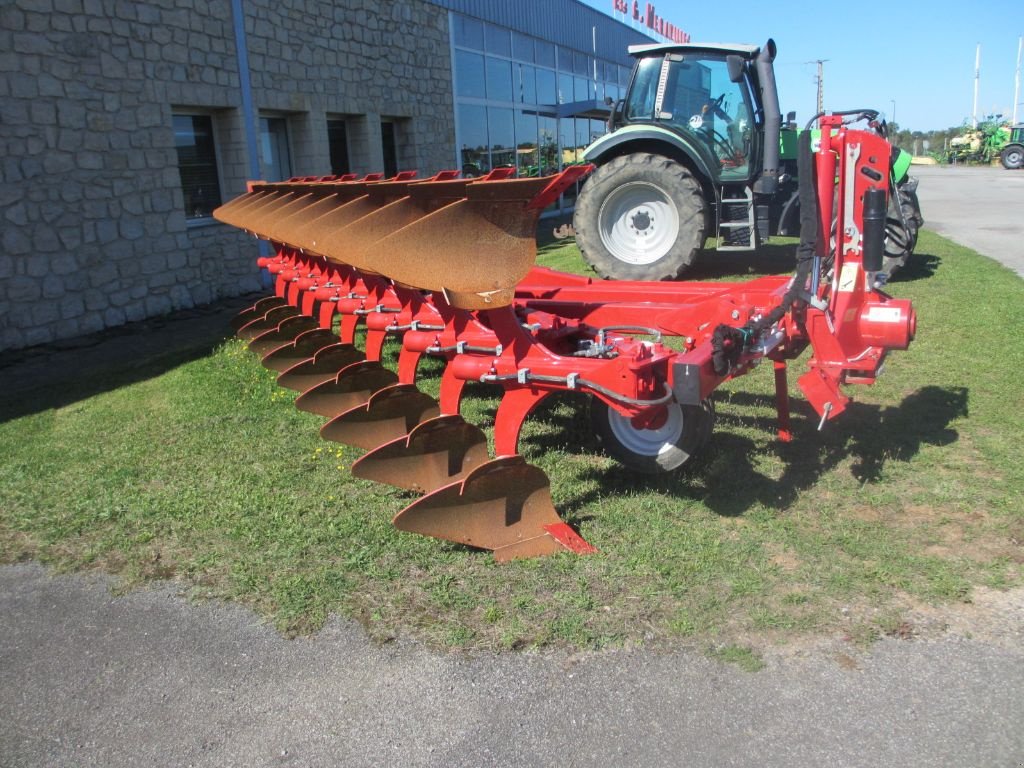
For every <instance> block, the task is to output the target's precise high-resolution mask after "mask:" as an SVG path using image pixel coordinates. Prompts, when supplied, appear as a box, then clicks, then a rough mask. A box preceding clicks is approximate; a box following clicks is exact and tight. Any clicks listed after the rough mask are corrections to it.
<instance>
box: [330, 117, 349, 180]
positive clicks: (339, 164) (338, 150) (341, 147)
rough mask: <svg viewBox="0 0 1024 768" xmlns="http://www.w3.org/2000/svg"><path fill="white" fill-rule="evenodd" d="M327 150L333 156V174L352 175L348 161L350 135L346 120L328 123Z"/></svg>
mask: <svg viewBox="0 0 1024 768" xmlns="http://www.w3.org/2000/svg"><path fill="white" fill-rule="evenodd" d="M327 148H328V150H329V151H330V154H331V173H333V174H335V175H341V174H343V173H350V172H351V166H350V165H349V161H348V133H347V132H346V129H345V121H344V120H328V121H327Z"/></svg>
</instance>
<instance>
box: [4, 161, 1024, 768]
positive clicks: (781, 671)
mask: <svg viewBox="0 0 1024 768" xmlns="http://www.w3.org/2000/svg"><path fill="white" fill-rule="evenodd" d="M915 173H916V174H917V175H919V176H920V177H921V179H922V181H921V198H922V207H923V209H924V215H925V217H926V219H927V220H928V225H927V226H930V227H932V228H934V229H937V230H938V231H940V232H943V233H944V234H948V235H950V236H951V237H953V238H954V239H957V240H958V241H959V242H961V243H963V244H965V245H968V246H970V247H972V248H975V249H977V250H981V251H982V252H983V253H987V254H988V255H994V256H998V257H999V258H1000V259H1002V260H1004V262H1005V263H1011V265H1012V266H1014V268H1015V269H1017V270H1018V272H1021V271H1022V269H1021V268H1022V264H1021V261H1022V258H1024V257H1022V243H1024V240H1022V239H1021V234H1022V230H1021V228H1022V226H1024V216H1022V215H1021V214H1022V213H1024V207H1022V206H1021V205H1020V202H1021V195H1024V173H1017V174H1013V173H1010V172H1003V171H1001V170H1000V169H938V168H920V169H917V168H915ZM984 195H990V196H991V197H990V201H989V202H986V201H985V199H984V197H983V196H984ZM1013 201H1016V202H1013ZM1011 203H1012V205H1011ZM1013 206H1016V207H1013ZM972 217H973V218H972ZM201 320H202V318H200V320H197V321H196V322H199V321H201ZM89 354H90V355H91V354H98V352H94V351H90V352H89ZM25 364H26V365H27V366H28V367H29V368H31V366H32V365H34V364H36V365H37V366H39V365H43V362H39V361H34V359H29V360H27V361H26V363H25ZM913 626H915V627H917V628H919V629H920V632H919V633H918V634H917V635H915V636H914V637H911V638H909V639H895V638H888V639H884V640H882V641H880V642H878V643H876V644H875V645H874V646H872V647H871V648H870V649H869V650H867V651H862V650H859V649H857V648H855V647H854V646H852V645H850V644H849V643H847V642H844V641H843V640H842V639H839V638H834V639H825V640H822V641H821V642H819V643H816V644H814V645H812V646H811V645H809V646H801V645H799V644H795V643H789V644H787V645H786V646H782V647H780V648H766V649H763V651H764V655H765V658H766V662H767V667H766V668H765V669H764V670H762V671H760V672H757V673H747V672H742V671H740V670H739V669H737V668H735V667H731V666H728V665H724V664H721V663H719V662H715V661H712V660H709V659H708V658H707V657H706V656H705V655H704V654H703V653H701V652H700V651H699V650H678V651H674V652H671V653H658V652H653V651H620V652H608V653H601V654H593V655H581V656H572V655H568V654H565V653H549V654H528V653H514V654H502V655H474V656H466V655H461V654H458V655H457V654H441V653H437V652H434V651H430V650H427V649H424V648H423V647H421V646H419V645H416V644H414V643H411V642H404V641H402V642H397V643H393V644H390V645H387V646H384V647H376V646H373V645H372V644H370V643H369V642H368V641H367V640H366V638H365V636H364V634H363V632H362V630H361V628H360V627H358V626H357V625H355V624H353V623H350V622H346V621H341V620H337V619H335V620H332V621H331V622H330V624H329V625H328V626H327V628H325V629H324V630H323V631H321V632H319V633H318V634H316V635H315V636H313V637H310V638H301V639H298V640H286V639H284V638H282V637H281V636H280V635H278V634H277V633H276V632H274V631H273V630H272V629H271V628H269V627H267V626H265V625H263V624H262V623H261V622H260V620H259V619H258V618H257V617H255V616H254V615H253V614H252V613H250V612H249V611H247V610H245V609H242V608H239V607H238V606H231V605H222V604H219V603H200V604H191V603H189V602H188V601H187V600H186V599H184V598H183V597H181V596H180V595H179V594H178V593H177V591H176V588H175V586H174V585H162V586H159V587H157V588H154V589H150V590H141V591H135V592H131V593H129V594H127V595H124V596H114V593H112V591H111V583H110V582H109V581H108V580H106V579H104V578H102V577H99V576H95V575H93V576H90V575H84V576H83V575H78V576H51V575H49V574H48V573H47V572H46V571H45V570H44V569H43V568H41V567H40V566H38V565H32V564H27V565H17V566H6V567H0V766H2V768H15V767H16V766H91V765H96V766H104V767H109V768H113V767H115V766H138V765H147V766H188V765H195V766H218V767H219V766H290V765H294V766H339V765H344V766H363V765H367V766H369V765H375V766H376V765H402V766H406V765H408V766H446V767H447V766H482V765H487V766H506V765H508V766H519V765H522V766H534V765H537V766H545V765H569V766H572V765H587V766H633V765H642V766H660V765H665V766H676V765H687V766H755V765H756V766H764V767H768V766H786V767H787V768H789V767H791V766H817V765H829V766H837V767H840V766H871V768H875V767H876V766H888V765H899V766H901V768H906V767H909V766H929V767H931V766H986V767H987V766H1008V767H1012V768H1019V766H1022V765H1024V728H1022V727H1021V724H1022V723H1024V590H1019V591H1017V592H1013V593H995V592H985V591H979V592H978V593H977V594H976V595H975V602H974V604H972V605H966V606H957V607H954V608H952V609H949V610H948V611H946V612H937V611H931V612H928V613H926V614H924V615H921V616H917V617H915V618H914V621H913Z"/></svg>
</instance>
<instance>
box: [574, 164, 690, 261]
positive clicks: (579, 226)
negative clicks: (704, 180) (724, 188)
mask: <svg viewBox="0 0 1024 768" xmlns="http://www.w3.org/2000/svg"><path fill="white" fill-rule="evenodd" d="M630 179H637V180H642V181H648V182H650V183H654V184H657V185H658V186H661V187H662V188H663V189H664V190H665V191H666V192H667V193H669V195H670V197H671V199H672V200H673V201H674V202H675V204H676V208H677V211H678V213H679V236H678V237H677V239H676V242H675V244H674V245H673V246H672V248H671V249H670V250H669V251H668V253H666V254H665V255H664V256H662V257H661V258H660V259H658V260H657V261H654V262H652V263H650V264H627V263H625V262H623V261H621V260H620V259H618V258H616V257H615V256H614V255H613V254H612V253H610V252H609V251H608V250H607V249H606V248H605V247H604V245H603V243H602V242H601V233H600V223H599V217H600V210H601V204H602V202H603V200H604V199H605V197H606V196H607V195H608V194H609V193H610V192H611V191H612V190H614V189H615V188H616V187H618V186H620V185H621V184H623V183H625V182H626V181H628V180H630ZM706 222H707V202H706V201H705V199H704V193H703V190H702V189H701V185H700V183H699V182H698V181H697V179H696V178H695V177H694V176H693V173H692V172H691V171H690V169H689V168H687V167H686V166H684V165H682V164H680V163H677V162H676V161H675V160H672V159H671V158H668V157H665V156H663V155H656V154H653V153H650V152H636V153H632V154H626V155H620V156H618V157H616V158H614V159H612V160H610V161H609V162H607V163H605V164H604V165H601V166H599V167H598V168H597V170H596V171H594V173H593V174H592V175H591V177H590V178H589V179H588V180H587V182H586V184H584V185H583V188H582V189H581V190H580V195H579V198H577V201H576V211H575V214H574V216H573V224H574V227H575V230H576V243H577V245H578V246H579V248H580V252H581V253H582V254H583V258H584V259H585V260H586V261H587V263H588V264H590V266H591V267H593V268H594V270H595V271H596V272H597V273H598V274H599V275H600V276H601V277H603V278H605V279H610V280H656V281H660V280H676V279H678V278H679V276H680V275H682V273H683V272H685V271H686V270H687V269H688V268H689V267H690V266H692V265H693V263H694V261H695V260H696V258H697V253H698V252H699V251H700V249H701V248H703V246H704V240H705V236H706V226H707V224H706ZM694 223H696V226H694Z"/></svg>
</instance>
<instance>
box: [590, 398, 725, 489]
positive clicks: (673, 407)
mask: <svg viewBox="0 0 1024 768" xmlns="http://www.w3.org/2000/svg"><path fill="white" fill-rule="evenodd" d="M590 418H591V422H592V424H593V427H594V431H595V432H596V433H597V436H598V438H600V440H601V444H602V446H604V449H605V451H606V452H607V453H608V455H609V456H611V457H612V458H613V459H615V460H616V461H618V462H619V463H620V464H623V465H624V466H626V467H629V468H630V469H632V470H634V471H636V472H640V473H643V474H645V475H657V474H661V473H663V472H672V471H673V470H676V469H679V468H680V467H681V466H683V464H685V463H686V462H688V461H689V460H690V459H691V458H693V457H694V456H695V455H696V454H697V453H699V452H700V451H701V450H702V449H703V448H704V446H705V445H707V442H708V440H709V439H710V438H711V430H712V428H713V427H714V423H715V409H714V406H713V405H712V404H711V401H710V400H705V401H704V402H703V403H701V404H700V405H699V406H694V405H680V404H678V403H669V404H668V405H667V406H665V412H664V413H663V414H661V416H660V418H659V419H657V420H656V421H654V422H653V423H652V424H651V425H649V426H646V427H641V426H637V425H636V424H635V423H634V420H633V419H631V418H629V417H628V416H623V415H622V414H621V413H619V412H618V411H616V410H615V409H613V408H611V407H609V406H608V405H607V404H606V403H604V402H602V401H600V400H598V399H597V398H594V400H593V401H592V403H591V407H590Z"/></svg>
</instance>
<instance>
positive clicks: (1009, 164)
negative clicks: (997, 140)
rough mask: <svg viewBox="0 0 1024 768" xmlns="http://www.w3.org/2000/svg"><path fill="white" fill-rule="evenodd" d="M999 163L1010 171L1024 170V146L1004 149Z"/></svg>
mask: <svg viewBox="0 0 1024 768" xmlns="http://www.w3.org/2000/svg"><path fill="white" fill-rule="evenodd" d="M999 162H1001V163H1002V164H1003V168H1005V169H1006V170H1008V171H1016V170H1017V169H1018V168H1024V146H1021V145H1020V144H1013V145H1011V146H1009V147H1004V148H1003V151H1002V152H1000V153H999Z"/></svg>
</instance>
